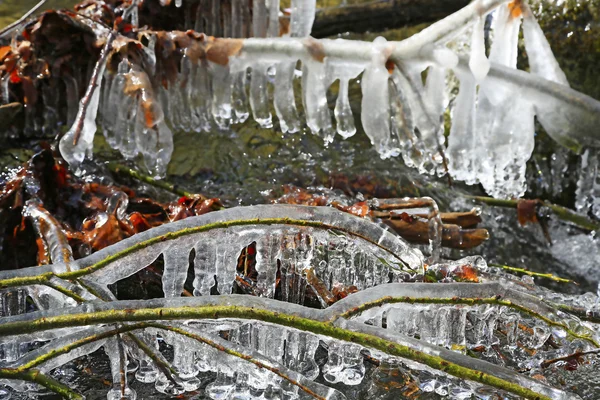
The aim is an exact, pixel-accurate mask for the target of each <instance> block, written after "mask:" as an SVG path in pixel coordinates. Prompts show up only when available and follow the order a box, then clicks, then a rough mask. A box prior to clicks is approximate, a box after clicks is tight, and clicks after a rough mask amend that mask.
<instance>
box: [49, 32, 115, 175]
mask: <svg viewBox="0 0 600 400" xmlns="http://www.w3.org/2000/svg"><path fill="white" fill-rule="evenodd" d="M113 40H114V35H111V36H109V38H108V39H107V41H106V44H105V46H104V48H103V49H102V52H101V53H100V59H99V60H98V62H97V63H96V66H95V67H94V71H93V73H92V78H91V80H90V84H89V86H88V89H87V90H86V93H85V96H84V97H83V98H82V99H81V102H80V104H79V111H78V112H77V117H76V118H75V122H74V123H73V125H72V126H71V129H69V131H68V132H67V133H66V134H65V135H64V136H63V137H62V139H61V140H60V143H59V149H60V153H61V155H62V156H63V158H64V159H65V161H67V162H68V163H69V164H74V165H78V164H81V162H82V161H83V159H84V158H85V156H86V155H88V156H90V157H91V155H92V150H93V146H94V135H95V134H96V129H97V127H96V114H97V112H98V104H99V102H100V92H101V90H102V77H103V76H104V69H105V67H106V61H107V60H108V57H107V53H108V51H109V49H110V47H111V45H112V41H113Z"/></svg>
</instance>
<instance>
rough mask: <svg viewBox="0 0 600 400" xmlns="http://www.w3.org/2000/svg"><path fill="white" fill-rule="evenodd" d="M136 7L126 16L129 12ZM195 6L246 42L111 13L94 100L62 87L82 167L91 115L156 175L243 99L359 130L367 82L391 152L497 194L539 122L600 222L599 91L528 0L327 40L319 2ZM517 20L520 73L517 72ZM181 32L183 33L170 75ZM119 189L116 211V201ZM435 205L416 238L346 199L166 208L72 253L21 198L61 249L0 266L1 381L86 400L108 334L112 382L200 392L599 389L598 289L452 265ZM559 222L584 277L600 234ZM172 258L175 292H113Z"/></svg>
mask: <svg viewBox="0 0 600 400" xmlns="http://www.w3.org/2000/svg"><path fill="white" fill-rule="evenodd" d="M162 3H164V4H163V5H168V4H169V2H168V1H165V2H162ZM133 4H134V6H132V7H131V8H129V9H127V10H126V11H124V14H123V15H124V18H125V19H126V20H128V21H129V22H131V23H132V24H133V25H134V26H137V25H138V23H137V22H138V17H139V16H138V8H137V2H134V3H133ZM175 4H176V6H177V7H184V6H185V2H182V1H181V0H176V1H175ZM202 4H203V5H205V6H206V8H205V9H206V10H209V12H208V14H209V16H208V17H206V16H203V17H202V18H200V16H198V18H196V20H195V21H194V23H193V26H190V29H192V28H193V29H194V30H195V31H196V32H206V33H207V34H208V35H212V36H216V37H225V38H231V39H215V38H212V37H208V36H203V35H197V34H195V33H193V32H191V33H190V32H152V31H140V36H139V37H138V39H140V40H139V41H138V40H137V39H131V38H125V37H120V36H118V35H115V34H113V33H109V32H108V30H105V28H103V27H100V28H98V27H96V29H99V30H100V31H101V32H102V33H103V34H104V36H106V37H107V38H108V39H106V41H105V46H104V49H103V51H102V54H101V56H100V59H99V61H98V62H97V64H96V66H95V68H94V72H93V74H92V78H91V82H90V85H89V87H88V89H87V91H86V94H85V96H84V97H83V98H82V99H78V101H74V99H73V96H70V100H71V101H70V102H69V104H68V107H69V114H70V115H71V118H70V119H71V120H72V121H73V124H72V126H71V128H70V130H69V131H68V132H67V133H66V134H65V135H64V136H63V138H62V139H61V141H60V151H61V154H62V156H63V157H64V158H65V160H66V161H67V162H69V164H71V166H72V167H73V169H74V170H75V169H77V168H78V167H79V166H81V164H82V162H83V161H84V159H85V158H86V157H91V156H92V154H93V140H94V135H95V134H96V131H97V130H101V131H102V132H103V134H104V136H105V138H106V141H107V142H108V144H109V145H110V146H111V147H112V148H115V149H118V150H119V151H120V153H121V154H122V155H123V157H125V158H127V159H134V158H136V157H139V156H141V158H143V160H144V163H145V166H146V168H147V169H148V170H149V171H150V172H151V174H152V175H153V176H154V177H162V176H164V175H165V173H166V168H167V165H168V163H169V161H170V159H171V155H172V152H173V133H174V132H179V131H189V132H197V133H198V134H199V135H200V136H199V137H200V138H201V137H202V136H201V135H202V134H203V132H207V131H211V130H214V129H220V130H223V131H226V130H227V129H229V128H230V126H231V125H232V124H239V123H243V122H244V121H246V120H247V119H248V118H250V116H252V118H253V119H254V120H255V121H256V122H257V123H258V124H259V125H260V126H261V127H264V128H273V127H274V124H275V123H276V122H278V124H279V127H280V129H281V131H282V132H283V133H284V134H290V133H295V132H299V131H302V130H303V129H304V126H306V127H308V129H309V130H310V131H311V132H312V133H313V134H315V135H318V136H319V137H321V138H322V140H323V141H324V142H325V143H327V144H330V143H332V142H333V141H334V140H338V139H339V140H343V139H347V138H349V137H351V136H353V135H355V134H356V132H357V127H356V122H357V121H356V120H355V117H354V115H353V113H352V108H351V105H350V100H349V91H350V89H351V87H352V85H356V87H359V88H360V91H361V101H360V108H361V113H360V114H361V115H360V123H361V125H362V128H363V130H364V132H365V134H366V135H367V136H368V138H369V139H370V142H371V144H372V146H373V147H374V148H375V149H376V151H377V152H378V154H379V155H380V156H381V157H382V158H384V159H388V158H390V157H402V159H403V160H404V162H405V163H406V164H407V165H409V166H411V167H414V168H416V169H418V171H419V172H420V173H422V174H429V175H438V176H442V175H444V174H446V173H448V174H450V175H451V177H452V178H454V179H457V180H461V181H464V182H466V183H467V184H478V183H480V184H482V186H483V187H484V188H485V190H486V191H487V192H488V193H489V194H490V195H492V196H494V197H498V198H515V197H520V196H522V195H523V193H524V192H525V189H526V181H525V164H526V162H527V161H528V160H529V158H530V157H531V154H532V152H533V147H534V134H535V125H534V122H535V120H536V119H537V121H539V123H540V124H541V125H542V126H543V127H544V129H545V130H546V131H547V132H548V134H549V135H550V136H551V137H552V138H553V139H554V140H556V141H557V142H558V143H560V144H561V145H564V146H567V147H569V148H571V149H575V150H582V151H583V156H582V166H581V174H580V176H579V181H578V183H577V185H578V190H577V193H576V196H577V199H576V207H577V209H578V211H582V212H587V211H591V213H592V214H594V215H595V216H596V217H600V203H599V200H598V199H600V170H599V169H598V168H599V167H598V157H599V153H598V150H597V147H598V145H599V144H600V138H599V137H597V136H596V137H594V136H593V133H594V132H596V131H597V129H596V127H597V126H599V124H600V103H599V102H598V101H596V100H594V99H592V98H590V97H587V96H585V95H583V94H581V93H578V92H576V91H574V90H572V89H571V88H570V87H569V84H568V82H567V80H566V77H565V74H564V73H563V72H562V70H561V69H560V66H559V65H558V63H557V61H556V60H555V58H554V56H553V54H552V51H551V50H550V46H549V44H548V42H547V40H546V38H545V36H544V34H543V32H542V31H541V28H540V26H539V25H538V23H537V21H536V20H535V18H534V17H533V14H532V12H531V10H530V9H529V6H528V5H527V3H526V2H518V1H517V2H512V3H510V4H509V3H508V2H507V1H504V0H475V1H474V2H472V3H471V4H470V5H469V6H467V7H465V8H464V9H462V10H460V11H458V12H457V13H455V14H453V15H451V16H449V17H448V18H446V19H444V20H442V21H439V22H437V23H435V24H433V25H431V26H430V27H429V28H427V29H425V30H423V31H422V32H420V33H418V34H416V35H414V36H413V37H411V38H409V39H406V40H404V41H401V42H393V41H386V39H384V38H382V37H380V38H377V39H375V40H374V41H373V42H360V41H349V40H342V39H337V40H327V39H323V40H316V39H313V38H311V37H310V31H311V27H312V24H313V20H314V17H315V1H309V0H292V2H291V21H290V27H289V32H286V33H285V34H283V32H280V24H279V17H280V15H279V13H280V7H279V6H280V4H279V1H276V0H267V1H265V0H262V1H257V0H255V1H253V2H252V7H253V9H252V10H251V11H252V12H250V10H249V9H248V8H247V7H246V6H247V5H248V2H245V1H241V0H232V1H231V12H230V15H229V18H226V19H224V20H223V21H219V20H218V19H217V18H214V16H215V15H218V14H219V13H221V11H219V10H220V9H219V7H221V4H222V3H221V2H220V1H218V0H212V1H203V2H202ZM219 15H221V14H219ZM211 16H212V18H211ZM250 16H252V17H251V18H250ZM490 16H491V19H492V20H493V22H492V26H491V31H486V24H485V21H486V19H487V18H488V17H490ZM250 19H251V21H250ZM219 22H222V24H220V23H219ZM520 32H522V34H523V37H524V45H525V49H526V51H527V56H528V61H529V72H525V71H520V70H517V68H516V65H517V48H518V47H517V46H518V38H519V34H520ZM141 38H143V39H144V40H141ZM490 38H491V46H490V48H489V50H490V51H489V57H488V56H487V55H486V41H487V40H488V39H490ZM131 43H135V44H136V46H135V47H134V48H135V49H136V50H135V51H138V50H139V51H140V52H137V53H136V52H134V53H131V52H130V51H131V50H130V49H129V47H128V46H129V44H131ZM142 43H144V44H143V45H142ZM166 43H171V44H173V43H177V46H179V47H178V48H177V49H178V50H181V52H180V53H181V54H180V55H181V57H180V58H177V65H176V66H175V68H174V70H175V71H176V73H174V74H171V75H169V73H168V72H167V70H168V61H169V60H170V58H169V57H170V55H169V49H168V47H167V46H166V45H165V44H166ZM457 43H460V44H461V45H460V46H459V45H457ZM138 44H139V46H138ZM173 46H175V45H173ZM457 48H466V49H468V51H467V52H464V51H459V50H455V49H457ZM65 79H67V78H65ZM67 80H68V79H67ZM357 80H359V81H360V82H359V85H357V83H358V82H357ZM336 82H337V85H338V92H337V97H336V98H335V101H334V103H335V105H334V108H333V110H331V108H330V104H329V102H328V98H327V96H328V94H329V95H330V94H331V93H330V92H331V90H330V89H331V88H332V86H333V85H334V84H335V83H336ZM2 83H3V84H4V85H5V86H4V87H5V88H7V87H8V86H7V85H8V83H7V82H2ZM456 85H458V94H457V95H455V96H454V95H452V94H451V93H453V91H452V89H456ZM66 87H67V89H68V88H69V87H70V86H69V85H66ZM1 89H2V88H0V90H1ZM297 90H300V92H301V94H300V96H298V97H300V98H301V103H302V104H301V105H300V104H296V98H297V96H296V94H295V91H297ZM454 92H456V90H454ZM453 96H454V97H453ZM452 97H453V98H452ZM5 98H8V96H5ZM273 114H274V115H273ZM448 115H449V116H450V119H451V126H450V127H449V136H448V137H447V139H446V137H445V132H444V130H445V124H444V121H445V118H447V117H448ZM446 133H448V132H446ZM336 135H339V136H340V138H338V137H337V136H336ZM200 140H201V139H200ZM121 195H122V196H124V197H125V199H118V200H120V201H114V202H113V203H114V204H111V205H109V209H108V210H107V211H106V215H105V216H107V215H108V214H109V213H114V214H118V213H124V212H125V209H126V208H127V200H126V196H125V195H123V194H121ZM427 200H428V203H427V204H428V205H427V207H424V208H419V209H414V210H404V209H402V212H403V213H405V214H406V216H405V218H407V219H409V220H410V218H411V217H412V216H415V215H427V216H428V217H427V219H428V221H426V222H427V224H428V225H427V227H428V233H429V245H428V246H423V247H421V248H418V247H417V246H413V245H410V244H409V243H407V242H406V241H405V240H404V239H402V238H401V237H400V236H398V235H396V234H395V233H394V232H392V231H391V230H389V228H387V227H386V226H385V225H383V224H380V223H377V222H373V221H372V220H370V219H369V218H360V217H357V216H354V215H351V214H350V213H344V212H341V211H338V210H336V209H334V208H330V207H308V206H295V205H262V206H250V207H233V208H229V209H226V210H221V211H215V212H211V213H208V214H205V215H201V216H196V217H189V218H186V219H184V220H180V221H177V222H173V223H168V224H164V225H161V226H159V227H155V228H152V229H149V230H146V231H144V232H142V233H138V234H135V235H133V236H131V237H128V238H127V239H124V240H121V241H119V242H118V243H116V244H113V245H110V246H108V247H105V248H104V249H102V250H100V251H97V252H95V253H93V254H90V255H88V256H87V257H84V258H80V259H77V260H75V259H74V257H73V252H72V249H71V247H70V246H69V244H68V241H67V239H66V237H65V234H64V233H63V232H62V230H60V229H53V228H55V227H57V226H58V225H59V224H58V223H57V222H56V221H55V220H54V219H53V216H52V215H50V213H48V212H47V211H46V210H45V209H43V208H42V207H40V205H39V204H38V203H37V202H36V201H32V200H29V201H27V202H26V203H25V204H24V213H23V216H24V218H25V219H26V221H27V222H28V223H30V224H32V226H33V228H34V229H35V231H36V232H37V234H38V236H39V237H43V239H44V240H45V242H46V243H47V245H48V246H47V247H48V253H49V254H48V257H49V259H50V261H51V262H52V264H50V265H42V266H37V267H32V268H24V269H19V270H13V271H0V288H2V289H0V399H2V400H4V399H9V398H11V397H12V396H14V397H16V398H19V397H18V396H19V392H30V393H34V392H35V391H38V390H40V386H42V387H45V388H46V389H47V390H51V391H54V392H56V393H59V394H61V395H63V396H65V397H68V398H80V396H81V395H80V394H79V393H77V390H76V389H77V388H73V387H70V386H69V384H64V383H63V382H65V381H68V379H70V378H72V377H70V375H69V372H68V371H69V368H74V367H73V366H74V365H75V360H79V359H84V357H86V356H89V355H91V357H101V356H98V354H99V352H103V353H104V354H105V355H106V358H107V360H108V365H109V368H110V380H109V388H108V389H107V391H108V393H107V395H106V396H107V399H109V400H113V399H136V398H150V397H144V396H148V394H147V393H150V396H158V395H159V394H160V395H165V396H180V395H182V396H188V395H189V396H192V394H191V393H193V392H197V391H201V393H202V394H203V395H205V396H206V397H208V398H211V399H232V400H233V399H265V400H267V399H302V398H318V399H334V400H341V399H346V398H349V399H359V398H373V399H386V398H411V396H418V395H423V396H432V398H433V397H434V396H436V398H437V397H441V398H451V399H472V398H475V399H490V398H496V397H497V398H502V399H513V398H532V399H556V400H562V399H580V398H581V399H590V400H591V399H594V398H597V394H598V391H599V390H600V382H599V381H598V376H597V371H598V369H600V361H599V358H598V354H599V353H600V301H599V297H598V295H594V294H591V293H588V294H585V295H567V294H561V293H557V292H554V291H551V290H549V289H546V288H543V287H541V286H539V285H537V284H536V283H535V281H534V280H533V278H531V277H529V276H525V277H523V278H518V277H516V276H515V275H511V274H508V273H506V271H504V270H502V269H501V268H495V267H492V266H491V265H490V266H488V264H487V262H486V260H485V259H484V258H483V257H480V256H470V257H464V258H461V259H458V260H455V261H449V260H444V259H443V258H442V257H441V243H442V222H441V219H440V217H439V215H438V214H439V213H438V209H437V204H436V203H435V202H434V201H432V200H431V199H427ZM398 201H399V202H401V201H402V200H398ZM382 202H385V200H382ZM563 233H564V232H563V231H561V232H560V235H558V236H556V237H555V239H556V238H558V239H559V243H558V244H557V245H556V246H555V247H553V248H552V250H551V251H552V252H553V253H555V255H556V257H557V258H558V259H561V257H564V258H565V262H573V258H572V257H567V256H565V254H566V253H567V252H569V251H572V249H573V248H576V249H577V252H578V253H579V254H580V257H579V258H578V259H577V260H576V261H577V263H580V264H581V265H585V266H586V268H589V269H590V274H592V272H593V271H591V269H593V268H595V267H596V266H595V265H594V266H590V258H592V259H593V258H594V257H596V256H597V255H598V254H600V253H599V252H595V253H594V251H595V249H596V248H597V246H596V245H597V240H596V239H595V238H594V237H593V236H585V235H583V234H581V235H580V236H577V235H576V236H568V235H566V234H565V235H562V234H563ZM588 246H589V248H586V247H588ZM594 246H596V247H594ZM424 253H425V254H424ZM157 263H158V264H161V263H162V264H161V265H162V270H161V271H160V272H161V274H162V278H161V279H162V281H161V283H162V285H161V289H162V295H163V296H162V297H161V298H154V299H150V300H118V296H117V291H118V290H117V288H118V284H119V283H122V282H125V281H126V280H127V279H128V278H130V277H131V276H133V275H135V274H138V273H141V272H143V271H145V270H147V269H148V268H149V266H152V265H155V264H157ZM596 274H597V273H596ZM186 284H187V287H188V288H189V287H191V288H192V289H189V291H188V290H186ZM241 293H243V294H244V295H242V294H241ZM599 295H600V293H599ZM133 386H135V388H134V387H133ZM136 388H137V389H136ZM140 390H141V391H142V392H143V393H145V395H140V394H138V391H140ZM427 398H429V397H427Z"/></svg>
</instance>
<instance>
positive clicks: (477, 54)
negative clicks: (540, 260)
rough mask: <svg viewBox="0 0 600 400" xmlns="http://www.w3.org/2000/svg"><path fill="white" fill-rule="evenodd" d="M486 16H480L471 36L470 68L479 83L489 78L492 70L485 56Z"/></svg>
mask: <svg viewBox="0 0 600 400" xmlns="http://www.w3.org/2000/svg"><path fill="white" fill-rule="evenodd" d="M484 29H485V16H483V15H482V16H480V17H479V18H478V19H477V22H476V23H475V26H474V27H473V34H472V36H471V56H470V58H469V68H470V69H471V72H473V76H475V80H476V81H477V82H481V81H483V80H484V79H485V77H486V76H487V74H488V72H489V70H490V61H489V60H488V58H487V57H486V55H485V38H484V35H485V32H484Z"/></svg>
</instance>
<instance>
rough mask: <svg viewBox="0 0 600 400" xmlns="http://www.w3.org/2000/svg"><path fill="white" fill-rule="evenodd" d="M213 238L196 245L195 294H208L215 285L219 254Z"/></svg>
mask: <svg viewBox="0 0 600 400" xmlns="http://www.w3.org/2000/svg"><path fill="white" fill-rule="evenodd" d="M215 245H216V243H214V242H213V241H212V240H202V241H200V242H198V243H196V246H195V247H194V250H195V253H196V256H195V258H194V283H193V286H194V296H208V295H210V289H211V288H212V287H213V286H214V285H215V275H216V262H217V254H216V252H215Z"/></svg>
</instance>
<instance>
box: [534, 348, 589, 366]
mask: <svg viewBox="0 0 600 400" xmlns="http://www.w3.org/2000/svg"><path fill="white" fill-rule="evenodd" d="M593 354H600V349H595V350H590V351H576V352H575V353H573V354H569V355H566V356H563V357H558V358H553V359H551V360H545V361H543V362H542V363H541V364H540V367H542V368H548V367H549V366H551V365H552V364H554V363H557V362H560V361H570V360H577V359H578V358H580V357H583V356H588V355H593Z"/></svg>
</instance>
